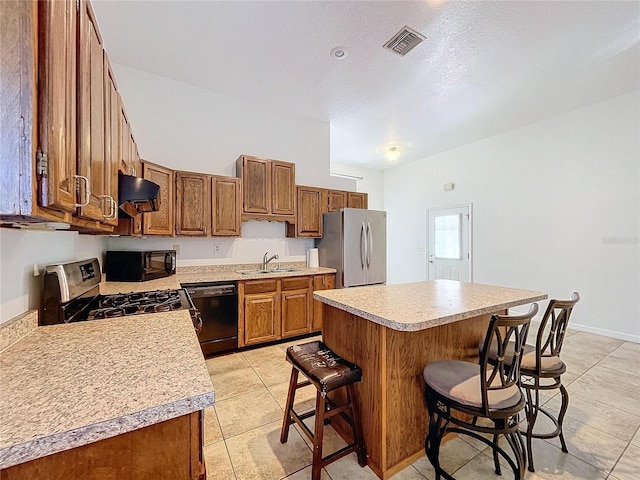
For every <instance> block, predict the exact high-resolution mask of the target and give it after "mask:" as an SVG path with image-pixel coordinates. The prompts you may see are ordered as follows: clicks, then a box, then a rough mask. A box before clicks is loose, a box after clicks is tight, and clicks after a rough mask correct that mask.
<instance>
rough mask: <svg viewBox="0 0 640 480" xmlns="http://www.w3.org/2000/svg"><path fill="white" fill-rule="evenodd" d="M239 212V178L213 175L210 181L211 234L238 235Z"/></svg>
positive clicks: (240, 205) (240, 208) (240, 204)
mask: <svg viewBox="0 0 640 480" xmlns="http://www.w3.org/2000/svg"><path fill="white" fill-rule="evenodd" d="M241 212H242V198H241V193H240V179H239V178H233V177H213V178H212V181H211V230H212V231H211V234H212V235H214V236H235V237H239V236H240V228H241V227H240V225H241Z"/></svg>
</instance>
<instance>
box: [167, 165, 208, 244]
mask: <svg viewBox="0 0 640 480" xmlns="http://www.w3.org/2000/svg"><path fill="white" fill-rule="evenodd" d="M175 178H176V203H175V206H176V208H175V215H176V235H186V236H194V237H206V236H207V235H209V234H210V233H211V213H210V212H211V203H210V202H211V177H210V176H209V175H204V174H201V173H191V172H175Z"/></svg>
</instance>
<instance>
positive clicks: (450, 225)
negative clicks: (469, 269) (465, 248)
mask: <svg viewBox="0 0 640 480" xmlns="http://www.w3.org/2000/svg"><path fill="white" fill-rule="evenodd" d="M434 220H435V223H434V234H435V245H434V247H435V248H434V253H435V257H436V258H442V259H448V260H460V259H461V258H462V242H461V241H460V238H461V233H462V232H461V229H460V215H459V214H458V215H442V216H438V217H435V219H434Z"/></svg>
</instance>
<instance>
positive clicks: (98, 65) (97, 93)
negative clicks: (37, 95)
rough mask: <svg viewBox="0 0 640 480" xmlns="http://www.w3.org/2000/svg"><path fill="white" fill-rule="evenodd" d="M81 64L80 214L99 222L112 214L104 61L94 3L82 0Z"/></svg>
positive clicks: (79, 113)
mask: <svg viewBox="0 0 640 480" xmlns="http://www.w3.org/2000/svg"><path fill="white" fill-rule="evenodd" d="M78 15H79V29H80V32H79V39H80V44H79V46H78V50H79V56H78V58H79V64H78V133H79V138H78V175H79V177H80V179H81V180H82V182H81V187H80V196H81V199H80V200H79V201H78V203H79V204H80V207H79V209H78V215H79V216H81V217H84V218H88V219H91V220H96V221H103V220H105V219H106V218H107V217H108V216H109V207H107V206H106V205H107V203H110V204H111V205H113V203H112V202H113V201H115V199H113V198H112V199H111V200H109V201H108V202H105V200H108V198H107V197H108V193H107V191H106V190H105V186H106V184H107V181H106V180H105V177H106V176H109V175H110V171H109V162H107V161H106V160H105V71H104V66H105V61H104V49H103V48H102V37H101V36H100V31H99V30H98V25H97V23H96V19H95V15H94V13H93V9H92V8H91V4H90V3H89V2H88V1H86V0H81V1H80V11H79V12H78Z"/></svg>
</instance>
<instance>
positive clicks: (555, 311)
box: [480, 292, 580, 472]
mask: <svg viewBox="0 0 640 480" xmlns="http://www.w3.org/2000/svg"><path fill="white" fill-rule="evenodd" d="M579 300H580V295H579V294H578V292H573V294H572V295H571V299H569V300H556V299H553V300H550V301H549V305H548V306H547V310H546V311H545V312H544V316H543V317H542V321H541V322H540V327H539V328H538V334H537V335H536V343H535V346H533V345H525V347H524V350H523V352H522V360H521V363H520V387H521V388H522V389H523V390H524V392H525V393H526V395H527V403H526V404H525V414H526V418H527V427H526V429H522V430H521V433H523V434H525V435H526V437H527V457H528V465H529V471H531V472H534V471H535V467H534V465H533V449H532V448H531V439H532V438H547V439H548V438H555V437H560V445H561V447H562V451H563V452H565V453H568V450H567V444H566V443H565V441H564V433H563V431H562V422H563V420H564V415H565V413H566V412H567V407H568V406H569V393H568V392H567V389H566V388H565V386H564V385H563V384H562V374H563V373H564V372H566V370H567V367H566V365H565V364H564V362H563V361H562V360H561V359H560V351H561V350H562V345H563V342H564V336H565V333H566V331H567V325H568V323H569V317H571V312H572V311H573V307H574V306H575V304H576V303H578V301H579ZM482 348H483V347H482V346H480V352H481V354H482ZM507 350H508V351H509V352H510V351H512V350H513V345H511V344H510V345H509V346H508V347H507ZM496 357H497V351H496V346H495V345H491V347H490V350H489V363H495V362H496ZM556 389H559V390H560V395H561V398H562V404H561V406H560V412H559V413H558V416H557V418H556V417H555V416H554V415H553V414H552V413H551V412H549V411H548V410H546V409H545V408H542V406H541V402H540V392H541V391H543V390H556ZM539 413H543V414H544V415H546V416H547V417H548V418H549V420H551V422H553V425H554V430H553V431H552V432H545V433H540V432H534V431H533V429H534V426H535V424H536V419H537V418H538V414H539ZM521 426H522V425H521Z"/></svg>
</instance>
